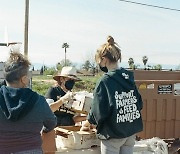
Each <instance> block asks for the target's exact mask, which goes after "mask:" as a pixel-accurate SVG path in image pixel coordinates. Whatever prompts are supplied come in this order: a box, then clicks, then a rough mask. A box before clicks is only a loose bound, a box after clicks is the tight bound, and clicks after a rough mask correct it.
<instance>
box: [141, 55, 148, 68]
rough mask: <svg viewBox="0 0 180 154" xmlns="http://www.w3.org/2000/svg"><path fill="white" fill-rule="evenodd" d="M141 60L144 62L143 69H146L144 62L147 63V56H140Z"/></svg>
mask: <svg viewBox="0 0 180 154" xmlns="http://www.w3.org/2000/svg"><path fill="white" fill-rule="evenodd" d="M142 61H143V64H144V69H146V64H147V61H148V57H147V56H143V57H142Z"/></svg>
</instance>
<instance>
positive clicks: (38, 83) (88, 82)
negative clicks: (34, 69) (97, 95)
mask: <svg viewBox="0 0 180 154" xmlns="http://www.w3.org/2000/svg"><path fill="white" fill-rule="evenodd" d="M80 78H81V79H82V81H79V82H76V84H75V86H74V88H73V91H88V92H93V90H94V88H95V85H96V82H97V80H98V79H99V78H100V75H97V76H88V77H86V76H83V77H80ZM54 83H55V81H54V80H53V79H52V76H45V75H40V76H33V77H32V90H33V91H36V92H37V93H39V94H41V95H43V96H44V95H45V94H46V92H47V90H48V88H49V87H51V86H52V85H54Z"/></svg>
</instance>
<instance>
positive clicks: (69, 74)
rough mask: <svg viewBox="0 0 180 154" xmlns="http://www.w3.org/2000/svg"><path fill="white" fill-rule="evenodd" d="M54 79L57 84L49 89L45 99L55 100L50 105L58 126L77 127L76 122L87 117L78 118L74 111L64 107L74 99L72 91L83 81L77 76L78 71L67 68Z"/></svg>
mask: <svg viewBox="0 0 180 154" xmlns="http://www.w3.org/2000/svg"><path fill="white" fill-rule="evenodd" d="M53 79H54V80H56V81H57V83H56V85H55V86H52V87H50V88H49V89H48V91H47V93H46V95H45V97H46V98H47V100H48V99H51V100H53V101H52V102H50V103H49V104H50V108H51V110H52V111H53V112H54V114H55V115H56V117H57V126H70V125H75V123H76V122H80V121H83V120H86V116H76V115H75V112H74V111H72V110H70V109H68V108H67V107H65V106H64V103H66V102H68V101H70V100H72V99H73V95H74V94H73V92H72V91H71V90H72V89H73V86H74V84H75V82H77V81H81V79H80V78H78V77H77V75H76V69H75V68H74V67H70V66H65V67H63V68H62V70H61V72H59V73H58V74H57V75H55V76H54V77H53Z"/></svg>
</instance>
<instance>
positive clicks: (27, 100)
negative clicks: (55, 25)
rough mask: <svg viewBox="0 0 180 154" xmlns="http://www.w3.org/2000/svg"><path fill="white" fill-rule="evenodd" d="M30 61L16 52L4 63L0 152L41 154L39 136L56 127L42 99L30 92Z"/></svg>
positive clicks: (2, 153) (0, 115)
mask: <svg viewBox="0 0 180 154" xmlns="http://www.w3.org/2000/svg"><path fill="white" fill-rule="evenodd" d="M29 66H30V62H29V61H28V60H27V59H26V58H25V57H24V56H23V55H22V54H21V53H19V52H14V53H13V52H12V53H10V57H9V59H8V60H7V61H6V63H5V69H4V75H5V80H6V84H7V86H5V85H3V86H2V87H1V88H0V153H1V154H10V153H13V154H24V153H26V154H32V153H36V154H42V153H43V151H42V148H41V145H42V140H41V133H47V132H49V131H51V130H53V129H54V127H55V126H56V123H57V121H56V117H55V115H54V114H53V112H52V111H51V109H50V107H49V105H48V103H47V102H46V100H45V98H44V97H43V96H41V95H39V94H37V93H36V92H34V91H32V90H31V89H29V88H27V86H28V84H29V77H28V72H29Z"/></svg>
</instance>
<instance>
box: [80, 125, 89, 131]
mask: <svg viewBox="0 0 180 154" xmlns="http://www.w3.org/2000/svg"><path fill="white" fill-rule="evenodd" d="M89 130H90V126H81V128H80V131H89Z"/></svg>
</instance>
